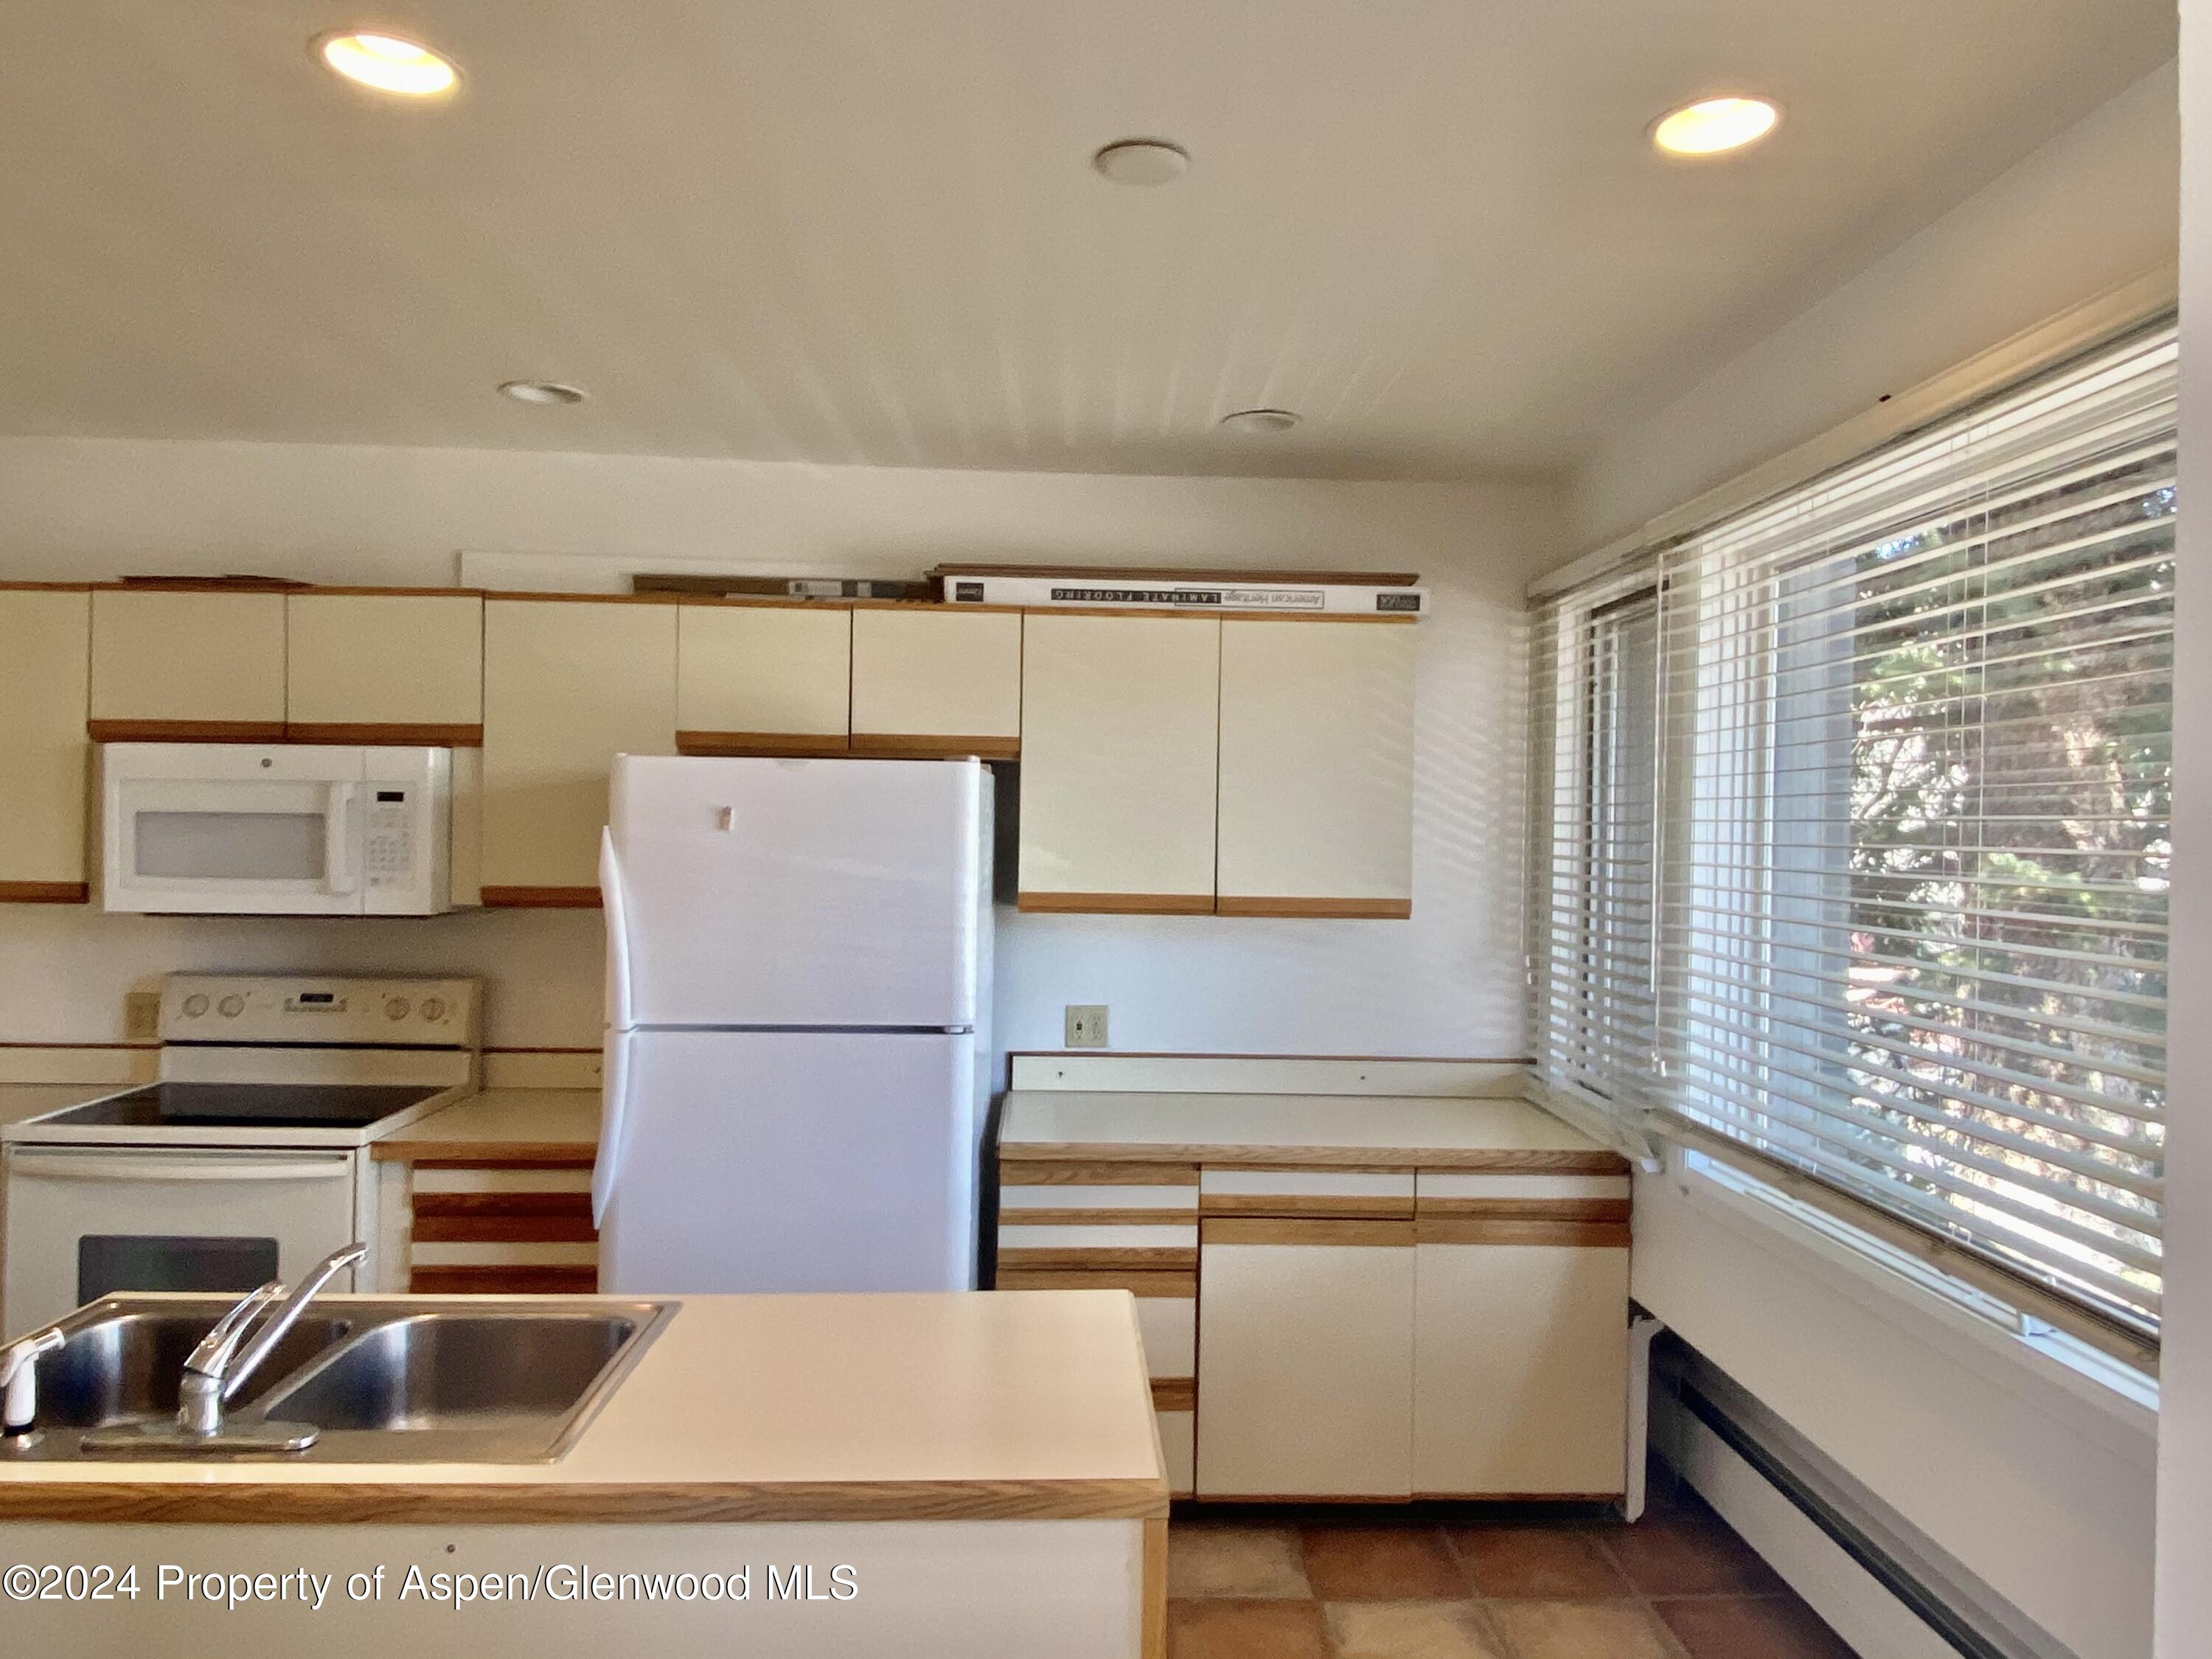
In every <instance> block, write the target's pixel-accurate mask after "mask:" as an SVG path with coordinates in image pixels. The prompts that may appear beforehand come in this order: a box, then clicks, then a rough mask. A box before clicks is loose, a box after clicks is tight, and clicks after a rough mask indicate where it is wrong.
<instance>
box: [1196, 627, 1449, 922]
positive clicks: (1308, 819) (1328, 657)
mask: <svg viewBox="0 0 2212 1659" xmlns="http://www.w3.org/2000/svg"><path fill="white" fill-rule="evenodd" d="M1220 626H1221V777H1220V837H1221V846H1220V869H1219V876H1218V881H1219V890H1218V900H1217V903H1216V908H1217V909H1218V911H1219V913H1220V914H1221V915H1244V916H1379V917H1403V916H1406V915H1410V914H1411V913H1412V908H1413V643H1414V633H1415V629H1414V628H1413V625H1412V624H1411V623H1410V622H1407V623H1395V622H1386V621H1382V620H1379V619H1376V618H1359V619H1356V620H1355V619H1350V618H1347V619H1345V620H1342V621H1337V620H1330V619H1322V618H1317V617H1316V618H1310V619H1307V618H1301V619H1297V620H1288V619H1284V620H1245V619H1243V618H1239V617H1225V618H1224V619H1223V620H1222V623H1221V625H1220Z"/></svg>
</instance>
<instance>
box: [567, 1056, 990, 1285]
mask: <svg viewBox="0 0 2212 1659" xmlns="http://www.w3.org/2000/svg"><path fill="white" fill-rule="evenodd" d="M622 1041H623V1045H624V1047H625V1048H626V1051H627V1052H626V1054H625V1057H624V1060H623V1066H622V1068H621V1069H622V1070H623V1073H625V1079H626V1092H627V1100H628V1103H627V1106H626V1108H625V1109H624V1111H623V1129H622V1144H621V1146H619V1148H612V1147H605V1146H603V1147H602V1148H601V1157H602V1158H608V1157H613V1158H615V1159H616V1160H617V1161H616V1163H615V1164H614V1165H613V1166H612V1167H613V1170H614V1179H613V1182H612V1193H611V1199H610V1201H609V1203H608V1204H607V1206H606V1212H605V1220H604V1222H603V1224H602V1226H601V1230H600V1234H599V1288H600V1289H601V1290H602V1291H608V1292H611V1293H615V1294H621V1295H638V1294H646V1293H652V1294H656V1295H658V1294H667V1295H678V1296H680V1295H684V1294H686V1293H689V1294H692V1295H705V1294H709V1293H712V1292H717V1291H944V1290H966V1289H969V1288H970V1287H971V1286H972V1285H973V1284H974V1280H975V1225H976V1223H975V1133H974V1126H973V1123H972V1121H971V1120H972V1118H973V1115H974V1111H975V1107H974V1088H975V1058H974V1052H973V1050H974V1039H973V1038H971V1037H969V1036H966V1035H953V1034H924V1033H918V1032H858V1033H836V1034H831V1033H822V1032H799V1031H638V1032H634V1033H632V1034H630V1035H629V1036H628V1037H626V1038H624V1039H622Z"/></svg>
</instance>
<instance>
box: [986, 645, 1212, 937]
mask: <svg viewBox="0 0 2212 1659" xmlns="http://www.w3.org/2000/svg"><path fill="white" fill-rule="evenodd" d="M1022 635H1023V639H1022V781H1021V872H1020V893H1019V902H1020V905H1021V908H1023V909H1024V910H1103V911H1166V912H1178V913H1194V912H1195V913H1200V914H1202V913H1206V912H1209V911H1211V910H1212V908H1213V807H1214V763H1215V736H1216V729H1217V723H1218V708H1217V704H1218V701H1219V697H1220V681H1221V622H1220V619H1219V618H1218V617H1119V616H1100V615H1080V616H1070V615H1066V614H1059V613H1051V612H1039V611H1032V612H1030V614H1029V615H1027V616H1025V617H1023V619H1022Z"/></svg>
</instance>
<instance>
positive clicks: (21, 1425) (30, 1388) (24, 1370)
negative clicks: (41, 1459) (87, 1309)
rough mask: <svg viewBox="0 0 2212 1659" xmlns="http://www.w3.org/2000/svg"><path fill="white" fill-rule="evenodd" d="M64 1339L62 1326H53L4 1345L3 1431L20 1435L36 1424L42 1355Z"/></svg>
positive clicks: (0, 1354)
mask: <svg viewBox="0 0 2212 1659" xmlns="http://www.w3.org/2000/svg"><path fill="white" fill-rule="evenodd" d="M64 1340H65V1339H64V1337H63V1335H62V1334H61V1330H60V1328H59V1327H58V1326H53V1325H49V1326H47V1327H46V1329H44V1330H43V1331H34V1332H33V1333H32V1334H30V1335H28V1336H26V1337H21V1338H18V1339H17V1340H15V1341H13V1342H10V1343H9V1344H8V1345H7V1346H5V1347H0V1395H4V1399H5V1404H4V1406H0V1433H6V1434H11V1435H20V1434H23V1433H27V1431H29V1430H30V1429H31V1428H32V1427H33V1426H34V1425H35V1424H36V1423H37V1421H38V1416H39V1357H40V1355H41V1354H49V1353H52V1352H53V1351H54V1350H55V1349H56V1348H58V1347H60V1346H62V1343H63V1342H64Z"/></svg>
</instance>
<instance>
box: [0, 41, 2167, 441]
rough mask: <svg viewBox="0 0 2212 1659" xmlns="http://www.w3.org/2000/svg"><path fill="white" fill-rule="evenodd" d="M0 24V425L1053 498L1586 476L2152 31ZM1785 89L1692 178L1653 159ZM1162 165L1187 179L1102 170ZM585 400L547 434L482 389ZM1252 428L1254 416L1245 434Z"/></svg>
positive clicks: (2054, 117)
mask: <svg viewBox="0 0 2212 1659" xmlns="http://www.w3.org/2000/svg"><path fill="white" fill-rule="evenodd" d="M394 15H395V16H397V17H398V18H399V19H400V20H401V21H404V24H405V25H406V26H407V27H409V28H410V29H412V30H413V31H415V32H416V33H419V34H420V35H421V37H422V39H423V40H426V41H427V42H428V43H430V44H432V45H434V46H436V47H438V48H439V49H440V50H441V51H442V52H447V53H448V54H450V55H451V56H452V58H453V59H454V61H455V62H456V63H457V64H459V66H460V68H461V71H462V75H463V80H462V83H461V87H460V90H459V94H457V95H456V96H454V97H453V98H451V99H450V100H439V101H435V102H433V103H429V104H423V105H410V104H404V103H398V102H393V101H391V100H378V99H376V98H375V97H374V96H373V95H371V94H364V93H362V91H361V90H360V89H359V88H354V87H351V86H349V85H348V84H345V83H343V82H337V81H336V80H335V79H334V78H333V77H331V76H329V75H327V74H326V73H325V72H323V71H322V70H320V69H319V67H318V66H317V65H316V64H314V63H313V61H312V60H311V58H310V57H309V54H308V52H307V41H308V40H309V38H310V37H311V36H313V35H315V34H316V33H319V31H322V30H324V29H326V28H329V27H334V26H338V25H343V24H347V23H352V22H357V21H360V20H359V19H358V18H357V17H356V16H355V15H353V14H350V13H340V12H335V11H332V10H331V9H329V8H328V7H326V6H323V5H310V4H302V3H295V0H270V3H258V4H254V5H228V6H207V7H195V8H190V9H188V12H187V15H179V9H178V8H177V7H176V6H175V5H174V4H173V0H84V3H80V4H74V5H54V6H23V7H16V8H14V9H12V10H11V15H10V17H9V28H8V42H7V51H6V52H4V53H0V149H4V150H5V153H6V154H7V155H8V157H9V165H8V166H7V167H6V168H5V169H4V170H0V222H4V223H5V224H6V225H7V226H8V227H9V230H8V235H7V238H6V246H5V251H4V252H0V306H4V307H5V309H6V312H7V314H8V315H9V317H10V318H11V319H14V323H15V326H13V327H11V328H9V330H8V331H6V333H5V337H4V338H0V434H7V435H33V434H43V435H55V434H69V435H130V436H155V437H178V438H222V439H252V440H276V441H328V442H358V443H374V444H398V445H434V446H475V447H529V448H545V449H561V450H582V451H600V452H610V453H656V454H671V455H694V456H730V457H744V458H753V459H780V460H788V459H803V460H807V461H817V462H863V463H872V464H884V465H927V466H963V467H1008V468H1026V469H1038V470H1052V471H1159V472H1193V473H1261V474H1264V473H1298V474H1304V475H1309V476H1334V477H1474V476H1480V475H1484V474H1490V473H1496V472H1501V471H1547V470H1551V469H1555V468H1558V467H1559V466H1561V465H1564V464H1565V463H1567V462H1569V461H1571V459H1573V458H1574V457H1575V455H1576V454H1577V452H1578V450H1579V449H1580V448H1581V447H1583V446H1584V444H1585V443H1586V441H1587V439H1588V436H1589V434H1590V432H1591V430H1592V428H1593V424H1594V422H1597V421H1599V420H1600V419H1601V417H1602V416H1603V415H1604V413H1605V411H1606V410H1607V408H1608V406H1609V405H1611V404H1614V403H1616V402H1617V401H1618V400H1619V399H1620V398H1621V397H1622V396H1624V395H1625V394H1626V392H1628V391H1630V390H1631V389H1633V388H1636V387H1639V386H1646V385H1648V384H1650V382H1651V381H1652V380H1654V378H1655V377H1660V378H1663V377H1664V376H1665V375H1667V374H1672V373H1674V372H1675V371H1676V369H1678V368H1685V367H1686V366H1687V364H1688V363H1689V362H1690V361H1692V358H1691V357H1686V356H1685V354H1686V353H1689V354H1692V356H1694V357H1698V358H1704V359H1705V360H1710V359H1711V358H1712V357H1714V356H1724V355H1726V354H1727V353H1728V352H1729V350H1731V349H1735V348H1737V347H1740V346H1741V344H1743V343H1745V342H1746V341H1747V339H1748V338H1749V337H1753V336H1755V335H1756V334H1757V333H1758V332H1759V331H1760V325H1761V324H1762V322H1763V321H1765V320H1766V319H1767V316H1768V313H1769V312H1771V309H1772V307H1774V306H1775V305H1776V304H1777V303H1778V301H1779V300H1780V299H1782V298H1783V297H1784V296H1786V295H1791V294H1797V293H1802V292H1803V291H1805V289H1806V285H1807V284H1808V283H1813V282H1815V281H1816V280H1817V281H1832V280H1835V279H1838V278H1840V276H1843V275H1845V274H1847V273H1848V272H1849V271H1850V270H1854V269H1856V268H1857V266H1859V265H1861V264H1865V263H1866V262H1868V261H1869V259H1870V258H1873V257H1875V255H1876V254H1878V253H1879V252H1882V251H1884V250H1886V249H1887V247H1889V246H1893V245H1894V244H1895V243H1896V242H1897V241H1898V240H1901V238H1902V237H1903V236H1904V235H1905V234H1907V233H1909V232H1910V231H1911V229H1913V228H1917V225H1919V224H1920V223H1923V222H1926V221H1927V220H1928V219H1929V218H1930V217H1932V216H1934V215H1935V214H1936V213H1937V212H1940V211H1941V210H1942V209H1943V208H1945V207H1947V206H1948V205H1949V204H1952V203H1954V202H1955V201H1957V200H1959V199H1960V198H1962V197H1965V196H1966V195H1967V194H1968V193H1970V192H1971V191H1972V190H1974V189H1975V188H1977V187H1978V186H1979V185H1982V184H1983V183H1984V182H1986V181H1987V180H1988V179H1990V177H1991V176H1993V175H1994V174H1995V173H1996V172H1998V171H1999V170H2001V169H2002V167H2004V166H2006V165H2008V163H2009V162H2011V161H2014V160H2015V159H2017V158H2018V157H2019V156H2020V155H2023V154H2025V153H2026V152H2027V150H2029V149H2032V148H2033V147H2034V146H2035V145H2036V144H2037V143H2040V142H2041V141H2043V140H2044V139H2045V138H2047V137H2050V136H2051V135H2052V134H2053V133H2055V132H2056V131H2059V130H2061V129H2062V128H2063V127H2064V126H2066V125H2069V124H2070V123H2071V122H2073V121H2074V120H2075V119H2078V118H2080V117H2081V116H2082V115H2083V114H2085V113H2086V112H2087V111H2088V110H2089V109H2091V108H2093V106H2095V105H2096V104H2097V103H2099V102H2100V101H2101V100H2104V99H2105V98H2106V97H2108V96H2110V95H2111V94H2113V93H2114V92H2116V91H2118V89H2119V88H2121V87H2123V86H2124V85H2126V84H2127V83H2129V82H2131V81H2133V80H2134V79H2136V78H2137V77H2138V76H2141V75H2142V74H2144V73H2145V72H2147V71H2148V70H2150V69H2152V68H2154V66H2155V65H2157V64H2159V63H2160V62H2162V61H2163V60H2164V59H2165V58H2167V57H2168V56H2170V55H2171V53H2172V50H2173V44H2174V21H2173V17H2172V8H2171V5H2170V3H2160V0H2104V3H2101V4H2099V5H2095V6H2069V5H2055V4H2045V5H2035V6H2022V5H2021V4H2019V3H2018V0H1946V3H1944V4H1942V5H1936V6H1930V5H1928V4H1926V3H1925V0H1838V3H1832V4H1827V5H1820V6H1810V5H1790V6H1778V5H1775V4H1773V3H1771V0H1707V3H1703V4H1699V5H1697V6H1693V7H1682V6H1666V7H1655V6H1651V5H1650V4H1648V3H1643V0H1555V3H1547V4H1541V5H1530V4H1517V5H1509V4H1479V5H1470V4H1468V3H1465V0H1405V3H1400V4H1393V5H1389V6H1346V5H1342V4H1339V3H1336V0H1265V3H1261V0H1228V3H1216V4H1209V5H1203V6H1193V5H1189V4H1188V3H1170V0H1131V3H1127V4H1123V5H1120V6H1115V7H1110V8H1100V7H1095V6H1092V7H1085V6H1076V5H1073V4H1062V3H1044V4H1039V3H1035V0H919V3H890V0H875V3H860V0H823V3H818V4H808V5H706V4H698V3H685V0H628V3H624V4H622V5H617V6H610V5H604V4H589V3H585V0H418V3H410V4H409V5H406V6H404V7H403V8H401V9H400V10H399V12H398V13H396V14H394ZM1719 87H1728V88H1738V87H1741V88H1746V89H1756V90H1759V91H1760V92H1762V93H1765V94H1770V95H1771V96H1773V97H1776V98H1778V99H1779V100H1781V102H1782V103H1783V105H1784V107H1785V116H1784V122H1783V125H1782V127H1781V128H1780V130H1779V131H1778V132H1777V133H1776V135H1775V136H1774V137H1772V138H1771V139H1770V140H1768V141H1766V142H1765V143H1763V144H1761V145H1759V146H1758V147H1757V148H1756V149H1754V150H1752V151H1747V152H1746V153H1744V154H1743V155H1741V156H1739V157H1736V158H1734V159H1733V160H1729V161H1717V162H1708V163H1705V164H1695V165H1684V164H1680V163H1671V164H1670V163H1668V162H1667V161H1662V159H1660V158H1659V157H1657V156H1656V155H1654V154H1653V153H1652V152H1651V150H1650V146H1649V145H1648V144H1647V143H1645V141H1644V129H1645V126H1646V125H1647V124H1648V123H1649V122H1650V120H1651V119H1652V118H1654V117H1655V116H1656V115H1657V114H1658V113H1659V112H1661V111H1662V110H1664V109H1667V108H1668V107H1670V106H1673V105H1675V104H1677V103H1680V101H1681V100H1683V99H1684V98H1685V97H1687V96H1695V95H1698V94H1701V93H1705V92H1709V91H1711V90H1713V89H1715V88H1719ZM1146 136H1158V137H1170V138H1172V139H1173V140H1174V141H1175V142H1176V143H1179V144H1181V145H1182V146H1183V147H1184V148H1186V149H1188V151H1189V153H1190V155H1191V157H1192V165H1191V167H1190V169H1189V171H1188V174H1187V175H1186V176H1184V177H1182V179H1178V180H1176V181H1175V182H1173V183H1171V184H1169V185H1164V186H1162V187H1159V188H1156V189H1142V190H1131V189H1126V188H1121V187H1117V186H1115V185H1111V184H1109V183H1107V182H1106V181H1105V180H1103V179H1101V178H1100V177H1099V176H1098V175H1097V173H1095V172H1094V171H1093V170H1092V168H1091V165H1090V158H1091V154H1092V152H1093V151H1094V150H1095V149H1097V147H1098V146H1099V145H1100V144H1101V143H1106V142H1109V141H1112V140H1115V139H1120V138H1127V137H1146ZM516 379H531V380H534V379H555V380H563V381H573V382H575V383H576V384H578V385H580V386H584V387H586V388H588V389H589V391H590V392H591V394H592V395H591V397H590V398H589V399H588V400H587V401H586V402H584V403H582V404H576V405H574V406H573V407H532V406H528V405H524V404H517V403H515V402H513V401H512V400H510V399H507V398H501V397H499V396H497V395H496V393H495V387H496V386H498V385H499V384H500V383H501V382H502V381H507V380H516ZM1254 406H1281V407H1285V408H1289V409H1292V410H1297V411H1298V412H1300V413H1301V414H1302V415H1303V416H1304V419H1303V420H1302V421H1301V422H1300V423H1299V424H1298V425H1297V427H1296V428H1294V429H1291V430H1288V431H1283V432H1277V433H1272V434H1266V435H1250V434H1245V435H1239V434H1237V433H1233V432H1226V431H1223V430H1221V429H1219V428H1218V426H1217V425H1216V422H1217V421H1218V418H1219V417H1220V416H1222V415H1223V414H1225V413H1226V412H1229V411H1231V410H1237V409H1243V408H1249V407H1254Z"/></svg>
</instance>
